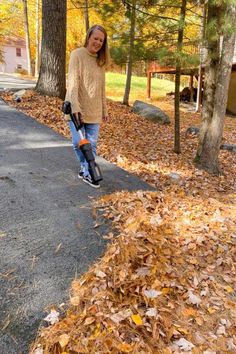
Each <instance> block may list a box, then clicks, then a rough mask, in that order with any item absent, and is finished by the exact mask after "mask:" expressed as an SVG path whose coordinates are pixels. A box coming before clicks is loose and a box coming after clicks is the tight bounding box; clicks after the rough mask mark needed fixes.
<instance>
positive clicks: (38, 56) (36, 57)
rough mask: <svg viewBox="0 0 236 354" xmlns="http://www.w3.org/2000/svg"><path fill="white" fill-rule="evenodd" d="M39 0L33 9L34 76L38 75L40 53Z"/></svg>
mask: <svg viewBox="0 0 236 354" xmlns="http://www.w3.org/2000/svg"><path fill="white" fill-rule="evenodd" d="M39 7H40V6H39V0H36V4H35V10H36V28H35V44H36V56H35V73H34V76H38V74H39V62H40V54H39V42H40V38H39Z"/></svg>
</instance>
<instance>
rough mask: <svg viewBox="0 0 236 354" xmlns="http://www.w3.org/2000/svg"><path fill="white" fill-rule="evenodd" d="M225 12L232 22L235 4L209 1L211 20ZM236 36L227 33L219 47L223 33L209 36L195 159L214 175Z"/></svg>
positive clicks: (217, 161)
mask: <svg viewBox="0 0 236 354" xmlns="http://www.w3.org/2000/svg"><path fill="white" fill-rule="evenodd" d="M225 15H228V20H229V21H230V22H229V23H232V26H233V23H234V22H233V21H234V16H235V7H233V6H228V8H222V7H220V9H219V8H218V9H216V8H215V6H214V5H211V4H209V5H208V24H209V23H210V22H211V20H213V21H216V20H218V21H217V22H218V23H222V22H221V21H220V20H221V18H219V16H222V17H223V16H225ZM229 28H230V27H229ZM223 30H224V29H223V28H220V30H219V32H218V33H223ZM235 40H236V35H235V33H228V32H227V33H225V34H224V36H223V43H222V49H221V50H220V37H219V36H218V38H217V40H215V36H214V39H213V40H212V39H211V36H209V37H208V60H207V62H208V65H207V67H206V70H205V71H206V73H205V90H204V91H205V92H204V101H203V111H202V125H201V129H200V135H199V145H198V151H197V155H196V158H195V162H196V163H197V166H198V167H199V168H203V169H205V170H206V171H208V172H209V173H211V174H215V175H218V174H219V173H220V168H219V159H218V156H219V152H220V145H221V141H222V136H223V128H224V117H225V112H226V105H227V97H228V88H229V81H230V75H231V69H232V60H233V52H234V45H235Z"/></svg>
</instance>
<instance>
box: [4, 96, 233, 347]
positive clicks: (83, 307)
mask: <svg viewBox="0 0 236 354" xmlns="http://www.w3.org/2000/svg"><path fill="white" fill-rule="evenodd" d="M3 96H4V97H3V98H4V99H5V100H6V102H8V103H9V104H12V105H14V106H17V108H18V109H21V110H23V111H24V112H25V113H27V114H29V115H31V116H32V117H34V118H35V119H37V120H39V121H41V122H42V123H43V124H47V125H48V126H50V127H51V128H53V129H55V130H56V131H58V132H59V133H60V134H63V135H64V136H66V137H69V130H68V127H67V125H66V123H65V122H64V120H63V117H62V114H61V103H62V102H61V100H59V99H57V98H49V97H42V96H40V95H38V94H36V93H35V92H34V91H28V92H27V95H26V97H25V98H24V99H23V100H22V102H21V103H20V104H19V103H15V102H14V101H13V100H12V98H11V97H12V96H11V95H10V93H8V95H6V94H4V95H3ZM42 104H43V106H44V112H43V114H42V110H40V106H42ZM52 107H53V109H52ZM108 107H109V115H110V120H109V122H108V123H106V124H103V125H102V129H101V136H100V141H99V153H100V155H102V156H104V157H105V158H106V159H108V160H109V161H111V162H115V163H116V164H117V165H118V166H120V167H122V168H125V169H126V170H127V171H130V172H131V173H134V174H136V175H138V176H140V177H141V178H143V179H144V180H145V181H147V182H148V183H150V184H152V185H153V186H155V187H156V188H157V191H156V192H143V191H137V192H133V193H128V192H127V191H124V192H119V193H114V194H112V195H108V196H104V197H102V198H100V199H99V200H97V201H96V204H95V208H96V209H97V210H99V211H100V212H102V214H103V216H104V217H106V218H109V219H111V220H112V221H113V225H114V230H115V231H114V232H115V234H116V235H117V236H115V237H113V235H112V232H110V233H109V235H108V236H107V235H103V236H104V238H106V237H107V238H108V239H110V243H109V244H108V246H107V250H106V252H105V254H104V256H103V257H102V259H101V260H100V261H99V262H97V263H95V264H94V265H92V266H91V268H90V269H89V271H88V272H87V273H85V274H84V275H83V276H82V277H81V278H80V279H76V280H74V281H73V283H72V287H71V297H70V306H69V308H68V310H67V312H66V315H65V316H64V318H62V319H60V320H59V321H58V322H57V323H54V324H52V325H51V326H49V327H47V328H44V329H41V331H40V332H39V335H38V336H37V338H36V340H35V342H34V343H33V344H32V347H31V353H38V352H39V353H42V354H46V353H64V354H65V353H67V354H69V353H71V354H72V353H141V354H146V353H160V354H171V353H194V354H195V353H196V354H198V353H199V354H200V353H205V354H207V353H235V351H236V327H235V323H236V302H235V299H236V276H235V274H236V272H235V261H236V247H235V244H236V227H235V226H236V222H235V215H236V206H235V202H236V193H235V185H236V183H235V182H236V180H235V179H236V173H235V163H236V162H235V155H234V154H232V153H230V152H228V151H221V153H220V163H221V165H222V166H223V170H224V175H222V176H219V177H215V176H210V175H208V174H207V173H205V172H204V171H200V170H197V169H196V168H195V166H194V164H193V157H194V153H195V151H196V147H197V138H196V137H194V136H189V137H187V136H186V129H187V128H188V127H189V126H199V114H196V113H195V114H193V113H186V112H182V113H181V117H182V123H181V125H182V127H181V138H182V141H183V142H184V143H183V142H182V154H180V155H175V154H174V153H173V151H172V144H173V134H174V132H173V124H171V125H170V126H159V125H157V124H154V123H152V122H149V121H147V120H145V119H143V118H141V117H139V116H137V115H135V114H134V113H132V112H131V110H130V108H129V107H125V106H123V105H121V104H119V103H115V102H112V101H108ZM160 107H161V108H163V109H164V110H165V112H166V113H168V114H169V115H170V117H171V119H172V123H173V109H172V106H171V105H170V103H169V101H168V100H166V101H165V100H163V101H161V102H160ZM235 127H236V124H235V122H234V121H233V119H231V118H227V120H226V125H225V131H224V138H223V139H224V141H225V142H227V143H231V144H232V143H235V139H236V138H235V136H236V135H235V131H236V128H235ZM173 174H177V175H178V176H179V178H173Z"/></svg>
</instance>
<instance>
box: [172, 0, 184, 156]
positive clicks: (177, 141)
mask: <svg viewBox="0 0 236 354" xmlns="http://www.w3.org/2000/svg"><path fill="white" fill-rule="evenodd" d="M186 2H187V1H186V0H182V5H181V13H180V21H179V31H178V43H177V59H176V74H175V140H174V152H175V153H176V154H180V152H181V149H180V112H179V96H180V95H179V88H180V76H181V54H182V48H183V35H184V24H185V15H186Z"/></svg>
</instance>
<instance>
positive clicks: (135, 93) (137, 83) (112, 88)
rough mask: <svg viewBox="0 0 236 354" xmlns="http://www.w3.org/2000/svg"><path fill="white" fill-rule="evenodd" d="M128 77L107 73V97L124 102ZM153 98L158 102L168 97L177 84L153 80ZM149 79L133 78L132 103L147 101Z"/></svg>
mask: <svg viewBox="0 0 236 354" xmlns="http://www.w3.org/2000/svg"><path fill="white" fill-rule="evenodd" d="M125 83H126V75H125V74H118V73H112V72H107V73H106V96H107V97H108V98H110V99H112V100H114V101H122V100H123V96H124V92H125ZM151 85H152V86H151V98H152V101H156V100H158V99H161V98H163V97H165V96H166V93H167V92H171V91H174V90H175V84H174V82H172V81H169V80H164V79H163V80H162V79H157V78H152V82H151ZM146 90H147V78H146V77H139V76H132V80H131V90H130V103H131V104H132V103H133V102H134V101H135V100H137V99H139V100H142V101H147V96H146Z"/></svg>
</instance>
